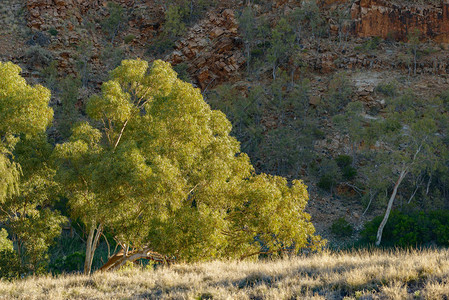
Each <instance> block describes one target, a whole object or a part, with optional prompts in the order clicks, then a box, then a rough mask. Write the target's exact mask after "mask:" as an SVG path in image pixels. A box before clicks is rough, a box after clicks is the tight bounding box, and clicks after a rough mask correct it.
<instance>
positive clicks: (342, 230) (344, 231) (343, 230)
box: [331, 217, 354, 238]
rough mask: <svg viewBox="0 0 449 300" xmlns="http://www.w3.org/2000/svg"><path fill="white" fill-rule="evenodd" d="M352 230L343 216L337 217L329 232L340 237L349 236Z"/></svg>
mask: <svg viewBox="0 0 449 300" xmlns="http://www.w3.org/2000/svg"><path fill="white" fill-rule="evenodd" d="M353 231H354V228H353V227H352V225H351V224H350V223H349V222H348V221H346V219H345V218H344V217H340V218H338V219H337V220H336V221H335V222H333V223H332V226H331V232H332V233H333V234H335V235H336V236H338V237H340V238H344V237H349V236H351V234H352V232H353Z"/></svg>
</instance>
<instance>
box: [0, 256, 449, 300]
mask: <svg viewBox="0 0 449 300" xmlns="http://www.w3.org/2000/svg"><path fill="white" fill-rule="evenodd" d="M445 297H446V298H448V297H449V251H448V250H411V251H404V250H392V251H380V250H377V251H352V252H324V253H320V254H315V255H309V256H299V257H293V258H289V259H279V260H264V261H259V262H251V261H212V262H205V263H195V264H178V265H173V266H171V267H160V268H156V269H152V268H147V269H141V268H129V267H128V268H126V269H124V270H121V271H118V272H114V273H112V272H107V273H94V274H93V275H92V276H90V277H88V276H84V275H61V276H58V277H52V276H41V277H30V278H26V279H23V280H17V281H14V282H6V281H0V299H46V300H52V299H444V298H445Z"/></svg>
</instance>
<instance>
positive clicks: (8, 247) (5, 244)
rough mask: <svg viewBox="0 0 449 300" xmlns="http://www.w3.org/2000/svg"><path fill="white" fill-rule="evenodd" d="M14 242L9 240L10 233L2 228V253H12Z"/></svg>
mask: <svg viewBox="0 0 449 300" xmlns="http://www.w3.org/2000/svg"><path fill="white" fill-rule="evenodd" d="M12 250H13V247H12V241H11V240H10V239H8V232H7V231H6V230H5V229H4V228H1V230H0V251H12Z"/></svg>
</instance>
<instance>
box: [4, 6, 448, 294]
mask: <svg viewBox="0 0 449 300" xmlns="http://www.w3.org/2000/svg"><path fill="white" fill-rule="evenodd" d="M0 16H1V18H0V61H1V62H6V61H12V62H13V63H15V64H18V65H19V66H20V67H21V68H22V76H23V77H24V78H25V79H26V80H27V82H28V83H31V84H42V85H44V86H45V87H47V88H49V89H50V90H51V95H52V96H51V100H50V106H51V107H52V108H53V109H54V111H55V114H54V120H53V126H51V127H50V128H49V129H48V130H47V134H48V137H49V142H50V144H51V146H54V145H56V144H61V143H65V142H68V141H70V135H71V130H72V129H73V126H74V124H77V123H78V122H80V121H87V120H89V117H88V115H89V114H88V109H87V107H86V105H87V102H88V99H89V98H90V97H91V96H92V95H94V94H98V93H100V91H101V86H102V84H103V83H104V82H105V81H106V80H107V79H108V78H109V72H110V71H112V70H113V69H115V68H116V67H118V66H119V65H120V63H121V61H122V60H124V59H142V60H145V61H149V62H153V61H155V60H157V59H162V60H164V61H168V62H170V63H171V64H172V66H173V68H174V70H175V71H176V72H177V73H178V76H179V78H180V79H182V80H184V81H186V82H189V83H191V84H193V86H194V87H196V88H198V89H199V90H200V92H201V96H202V97H203V98H204V100H205V101H206V102H207V103H208V104H209V105H210V107H211V108H212V109H218V110H221V111H222V112H224V113H225V114H226V117H227V118H228V119H229V120H230V121H231V123H232V126H233V129H232V131H231V135H232V136H233V137H235V138H236V139H237V140H238V141H239V142H240V146H241V148H240V149H241V150H242V152H245V153H247V154H248V156H249V158H250V160H251V163H252V165H253V166H254V168H255V171H256V172H257V173H262V172H263V173H267V174H270V175H279V176H284V177H285V178H286V179H287V180H288V184H291V182H292V181H293V180H296V179H299V180H304V182H305V184H306V185H307V186H308V193H309V201H308V205H307V208H306V211H307V212H308V213H309V214H310V215H311V218H312V219H311V220H312V222H313V224H314V226H315V228H316V229H317V234H319V235H321V236H322V237H324V238H325V239H327V240H329V244H328V246H329V247H336V248H338V247H346V246H350V245H352V244H353V243H357V242H358V241H359V239H360V237H361V236H362V235H361V232H362V230H363V228H364V226H365V225H366V224H369V223H370V222H371V221H372V220H373V219H374V218H375V217H378V216H384V214H385V212H386V211H388V212H389V211H390V209H392V211H393V212H394V211H395V210H396V211H400V212H401V213H402V214H403V215H399V213H393V216H394V217H395V218H397V219H395V221H394V222H393V224H394V226H397V227H394V228H393V225H391V226H392V227H388V225H387V227H386V228H387V230H390V233H391V232H393V233H391V234H390V235H387V236H388V237H389V238H390V240H388V242H390V243H393V241H392V240H393V237H396V236H397V235H396V236H395V235H394V234H397V231H398V229H397V228H400V229H403V230H404V231H405V230H408V229H410V228H412V229H410V230H411V231H412V232H411V233H410V236H409V235H407V237H408V240H407V238H404V239H403V240H401V242H403V243H404V244H401V246H417V245H423V246H431V245H438V246H447V245H449V239H448V237H447V235H446V233H445V230H446V228H448V227H446V226H449V225H447V224H446V223H445V222H446V221H444V216H445V212H446V211H447V210H448V209H449V180H448V178H449V171H448V166H449V154H448V153H447V151H446V150H447V149H448V141H449V139H448V136H449V129H448V127H447V125H446V124H447V122H448V120H449V104H448V103H449V93H448V91H449V51H448V50H449V4H448V3H447V1H419V0H407V1H387V0H354V1H350V0H316V1H315V0H310V1H295V0H276V1H260V0H259V1H257V0H254V1H249V0H248V1H237V0H223V1H204V0H196V1H194V0H192V1H187V0H173V1H164V0H111V1H107V0H94V1H87V0H26V1H23V0H4V1H1V2H0ZM97 121H98V123H99V120H97ZM105 126H106V125H105ZM125 127H126V123H125V126H124V127H123V128H125ZM106 131H107V130H103V131H102V132H106ZM119 140H120V139H119ZM196 186H197V185H194V187H193V189H191V190H190V189H189V190H190V191H189V190H188V191H187V192H188V193H187V195H188V196H187V198H188V200H190V193H191V191H192V190H194V189H195V188H196ZM64 201H65V202H64ZM67 203H68V201H67V199H65V198H64V197H61V198H60V199H59V200H58V203H57V204H52V205H49V206H51V209H52V210H57V211H59V210H60V211H62V212H63V213H64V214H66V215H68V214H69V211H70V209H69V205H68V204H67ZM53 205H54V206H53ZM191 206H192V207H195V206H196V202H195V201H192V205H191ZM41 207H44V205H43V206H38V208H41ZM435 211H437V213H435ZM439 212H441V214H439V215H438V213H439ZM420 214H422V215H423V216H422V217H419V218H418V217H417V218H415V219H414V217H415V216H421V215H420ZM435 214H437V216H438V218H434V219H433V220H431V217H429V216H435ZM17 215H18V214H16V216H17ZM424 215H425V216H424ZM401 217H402V219H401ZM0 221H1V220H0ZM70 221H71V222H68V223H67V224H66V226H65V227H64V235H63V237H62V238H61V240H64V241H65V240H66V239H68V238H67V237H68V236H70V237H71V238H72V239H73V237H74V236H75V239H76V241H77V243H78V244H82V242H83V241H84V240H86V239H87V230H85V229H82V228H83V225H84V224H82V222H80V221H79V220H74V218H71V220H70ZM377 221H378V222H377ZM377 221H376V222H377V223H375V224H376V226H379V223H380V220H377ZM415 221H416V222H415ZM1 222H3V221H1ZM432 222H433V223H432ZM5 224H7V221H5V222H4V223H0V227H1V228H3V227H7V226H4V225H5ZM387 224H388V223H387ZM390 224H391V223H390ZM410 224H414V225H413V226H412V225H410ZM429 224H431V225H429ZM415 225H416V226H415ZM432 226H433V227H432ZM371 227H373V226H371ZM80 228H81V229H80ZM404 228H405V229H404ZM420 228H426V230H427V229H428V228H431V229H429V230H428V231H425V230H421V231H420ZM429 232H431V233H429ZM370 234H372V235H375V232H373V230H371V231H370ZM407 234H409V233H408V232H407ZM429 236H431V237H432V238H431V239H428V238H427V237H429ZM435 236H436V237H435ZM364 237H365V238H366V235H365V236H364ZM78 238H79V239H78ZM108 238H110V240H113V238H112V236H108ZM105 239H106V242H107V238H106V236H105ZM404 240H407V241H404ZM364 242H366V240H365V241H364ZM370 242H374V240H372V239H371V240H370ZM379 242H380V241H379ZM113 243H115V241H114V242H113ZM78 246H79V245H78ZM78 246H74V247H72V249H68V248H69V247H67V249H64V250H60V249H56V250H54V249H53V250H54V253H57V255H61V257H64V259H65V257H66V256H70V255H72V254H75V255H76V254H77V253H78V252H82V251H83V250H84V249H81V248H82V247H81V246H80V247H81V248H80V247H78ZM109 246H110V245H109V244H107V245H106V244H105V243H103V242H102V243H101V247H102V251H103V254H102V255H103V257H102V258H101V262H100V259H98V260H97V261H96V262H95V263H94V265H95V266H96V267H99V266H101V263H102V262H103V263H104V262H105V261H104V260H105V259H106V256H107V255H106V247H108V248H109ZM75 248H76V251H75ZM109 250H110V249H109ZM71 251H72V252H73V253H72V252H71ZM78 254H79V253H78ZM108 254H109V253H108ZM57 255H56V256H57ZM56 260H57V258H56V257H52V259H51V263H52V265H53V266H54V265H56V262H55V261H56ZM59 262H60V261H59ZM72 267H73V266H72ZM77 268H78V269H79V268H80V266H78V265H77V266H76V267H73V269H77ZM142 276H146V275H142ZM429 284H430V283H429ZM402 288H403V286H402ZM331 289H332V288H331ZM353 292H355V291H354V290H351V293H353ZM377 292H379V291H377ZM413 292H414V291H413ZM195 293H197V291H195ZM351 293H348V295H349V296H354V295H353V294H351ZM382 293H383V292H382ZM423 293H427V292H424V290H423Z"/></svg>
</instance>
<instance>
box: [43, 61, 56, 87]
mask: <svg viewBox="0 0 449 300" xmlns="http://www.w3.org/2000/svg"><path fill="white" fill-rule="evenodd" d="M41 75H42V79H43V80H44V82H45V85H46V86H47V87H48V88H51V89H54V88H55V87H56V85H57V82H58V61H56V60H54V61H52V62H51V63H50V64H49V65H48V66H46V67H44V68H43V69H42V71H41Z"/></svg>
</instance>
